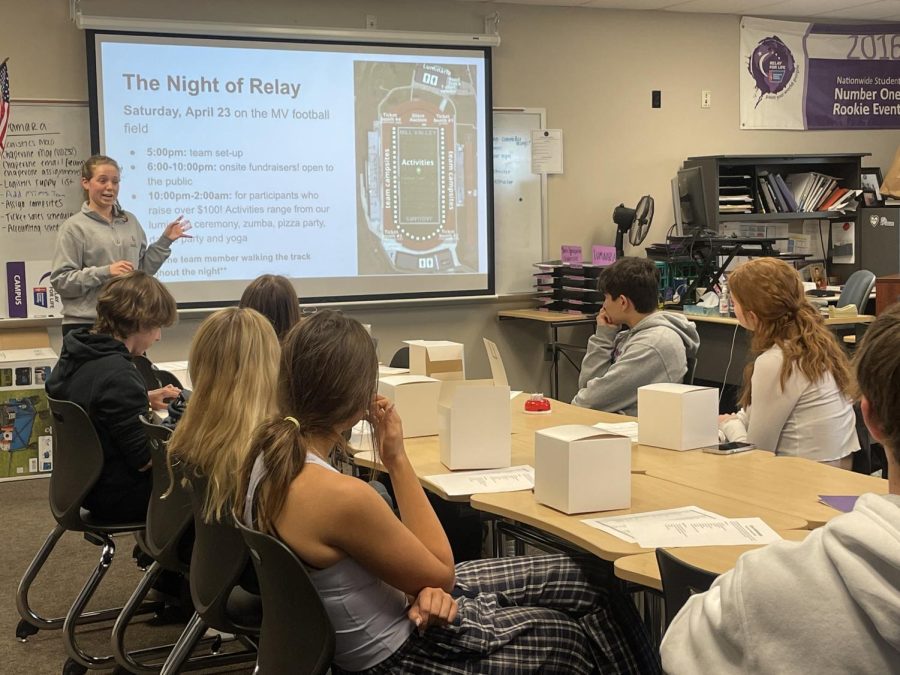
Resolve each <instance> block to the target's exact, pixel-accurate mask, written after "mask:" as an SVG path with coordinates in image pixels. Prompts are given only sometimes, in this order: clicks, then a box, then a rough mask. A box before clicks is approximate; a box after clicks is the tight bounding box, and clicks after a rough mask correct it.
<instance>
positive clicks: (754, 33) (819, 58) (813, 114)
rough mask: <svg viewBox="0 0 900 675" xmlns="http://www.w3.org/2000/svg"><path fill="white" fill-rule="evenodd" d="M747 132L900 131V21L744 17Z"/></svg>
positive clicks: (742, 65) (742, 62) (743, 92)
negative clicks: (834, 21)
mask: <svg viewBox="0 0 900 675" xmlns="http://www.w3.org/2000/svg"><path fill="white" fill-rule="evenodd" d="M740 78H741V79H740V92H741V93H740V97H741V128H742V129H897V128H900V24H897V23H881V24H855V25H853V24H843V25H836V24H821V23H802V22H796V21H773V20H768V19H756V18H750V17H744V18H742V19H741V49H740Z"/></svg>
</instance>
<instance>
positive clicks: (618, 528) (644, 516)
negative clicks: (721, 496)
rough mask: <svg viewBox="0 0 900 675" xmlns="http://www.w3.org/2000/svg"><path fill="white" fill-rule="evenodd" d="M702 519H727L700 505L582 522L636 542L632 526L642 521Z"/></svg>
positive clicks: (663, 521)
mask: <svg viewBox="0 0 900 675" xmlns="http://www.w3.org/2000/svg"><path fill="white" fill-rule="evenodd" d="M700 519H713V520H725V517H724V516H720V515H719V514H718V513H713V512H712V511H707V510H706V509H701V508H700V507H699V506H682V507H679V508H676V509H663V510H661V511H646V512H645V513H630V514H628V515H627V516H613V517H612V518H587V519H585V520H582V521H581V522H582V523H584V524H585V525H590V526H591V527H595V528H597V529H598V530H603V531H604V532H606V533H608V534H611V535H613V536H614V537H618V538H619V539H623V540H624V541H627V542H628V543H629V544H636V543H637V539H636V537H635V535H634V533H633V531H632V527H634V526H637V525H638V524H640V523H642V522H649V523H666V522H669V521H673V520H674V521H679V522H684V521H689V520H700Z"/></svg>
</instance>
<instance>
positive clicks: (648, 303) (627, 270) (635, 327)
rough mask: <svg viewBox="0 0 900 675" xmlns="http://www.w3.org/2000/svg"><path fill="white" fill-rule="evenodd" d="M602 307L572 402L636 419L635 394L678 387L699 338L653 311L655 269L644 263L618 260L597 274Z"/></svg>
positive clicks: (689, 326) (686, 324)
mask: <svg viewBox="0 0 900 675" xmlns="http://www.w3.org/2000/svg"><path fill="white" fill-rule="evenodd" d="M600 288H601V290H603V292H604V301H603V308H602V309H601V310H600V313H599V314H598V315H597V331H596V333H595V334H594V335H592V336H591V338H590V340H589V341H588V346H587V353H586V354H585V355H584V360H583V361H582V363H581V374H580V375H579V377H578V386H579V391H578V393H577V394H576V395H575V398H574V399H572V403H574V404H575V405H580V406H582V407H584V408H594V409H596V410H605V411H607V412H618V413H624V414H626V415H637V389H638V387H643V386H644V385H646V384H654V383H657V382H681V381H682V380H683V379H684V375H685V373H686V372H687V360H688V358H694V357H696V356H697V350H698V348H699V347H700V336H699V335H698V334H697V328H696V327H695V326H694V324H693V323H692V322H690V321H688V320H687V319H685V318H684V317H682V316H679V315H677V314H667V313H663V312H657V311H656V310H657V304H658V297H659V295H658V294H659V290H658V289H659V270H658V269H656V265H654V264H653V263H652V262H651V261H649V260H647V259H646V258H621V259H619V260H617V261H616V262H615V263H613V264H612V265H610V266H609V267H608V268H606V269H605V270H603V274H601V275H600Z"/></svg>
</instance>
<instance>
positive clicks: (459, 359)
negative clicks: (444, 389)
mask: <svg viewBox="0 0 900 675" xmlns="http://www.w3.org/2000/svg"><path fill="white" fill-rule="evenodd" d="M405 342H406V344H408V345H409V372H410V373H411V374H412V375H427V376H428V377H433V378H435V379H437V380H464V379H466V366H465V360H464V358H463V355H464V351H465V348H464V346H463V345H462V344H461V343H459V342H448V341H447V340H405Z"/></svg>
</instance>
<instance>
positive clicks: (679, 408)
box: [638, 383, 719, 450]
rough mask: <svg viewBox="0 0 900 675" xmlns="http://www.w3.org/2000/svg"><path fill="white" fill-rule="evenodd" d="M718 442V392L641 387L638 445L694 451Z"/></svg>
mask: <svg viewBox="0 0 900 675" xmlns="http://www.w3.org/2000/svg"><path fill="white" fill-rule="evenodd" d="M718 442H719V390H718V389H714V388H712V387H696V386H694V385H692V384H669V383H661V384H648V385H646V386H644V387H638V443H640V444H641V445H653V446H655V447H657V448H668V449H669V450H693V449H695V448H705V447H708V446H711V445H716V444H717V443H718Z"/></svg>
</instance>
